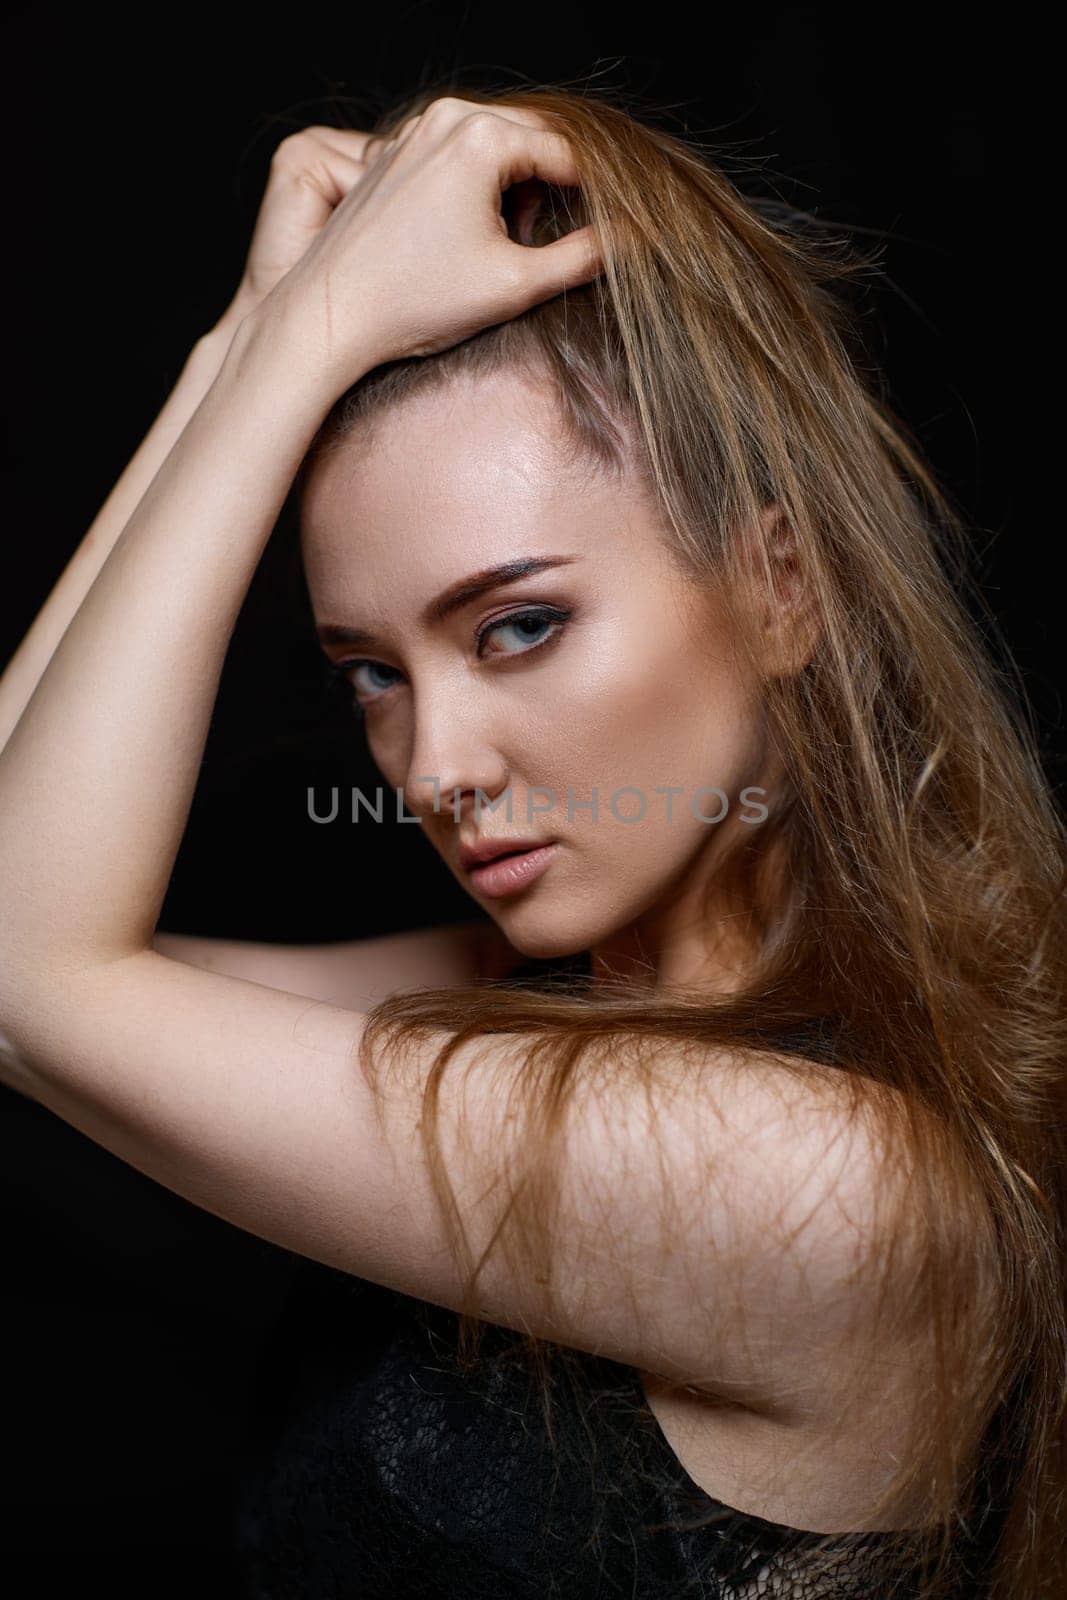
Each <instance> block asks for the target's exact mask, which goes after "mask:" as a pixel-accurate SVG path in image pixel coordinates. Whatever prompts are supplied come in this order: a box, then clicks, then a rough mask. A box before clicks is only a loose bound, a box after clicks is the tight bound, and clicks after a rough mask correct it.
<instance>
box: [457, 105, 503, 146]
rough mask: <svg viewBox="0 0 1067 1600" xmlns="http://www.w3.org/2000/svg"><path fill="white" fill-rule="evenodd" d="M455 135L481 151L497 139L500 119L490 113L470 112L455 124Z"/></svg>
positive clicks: (481, 111)
mask: <svg viewBox="0 0 1067 1600" xmlns="http://www.w3.org/2000/svg"><path fill="white" fill-rule="evenodd" d="M456 133H457V136H458V137H459V138H461V139H462V140H463V141H464V142H465V143H467V144H470V145H473V146H474V147H475V148H476V149H482V148H484V146H485V145H487V144H489V143H490V142H493V143H495V142H496V140H497V138H498V137H499V134H500V118H499V117H495V116H494V115H493V113H492V112H491V111H483V110H479V111H472V112H470V113H469V114H468V115H467V116H465V117H464V118H463V119H462V121H461V122H458V123H457V124H456Z"/></svg>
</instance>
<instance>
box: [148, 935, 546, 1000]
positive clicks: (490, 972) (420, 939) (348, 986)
mask: <svg viewBox="0 0 1067 1600" xmlns="http://www.w3.org/2000/svg"><path fill="white" fill-rule="evenodd" d="M152 946H153V949H155V950H156V951H158V953H159V954H160V955H164V956H169V957H170V959H171V960H172V961H183V962H185V963H187V964H188V965H189V966H193V967H200V968H201V969H202V970H204V971H205V972H215V973H220V974H222V975H223V976H225V977H230V978H244V979H247V980H250V981H251V982H253V983H261V984H264V985H266V986H267V987H268V988H271V989H284V990H286V991H287V992H288V993H290V994H298V995H306V996H307V997H308V999H310V1000H321V1001H323V1002H325V1003H326V1004H327V1005H335V1006H343V1007H344V1008H346V1009H347V1010H350V1011H357V1012H365V1011H369V1010H370V1009H371V1007H372V1006H374V1005H376V1004H377V1002H378V1001H379V1000H383V999H384V998H385V997H386V996H387V995H390V994H396V993H403V992H405V991H410V990H415V989H429V988H452V987H458V986H461V985H464V984H468V983H475V982H478V981H480V980H483V979H486V980H490V979H491V980H495V979H497V978H500V977H505V976H507V975H508V973H510V972H511V971H513V970H515V968H516V967H517V966H519V965H520V964H521V962H522V960H523V957H522V956H521V955H520V954H519V952H518V951H516V950H515V948H514V946H513V945H511V944H510V943H509V942H508V940H507V939H506V938H505V937H504V935H503V934H502V933H501V932H500V930H499V929H498V928H497V926H496V924H495V923H493V922H488V921H486V920H484V919H482V920H479V919H472V920H469V921H459V922H449V923H444V924H442V925H440V926H438V927H429V928H413V929H408V930H405V931H404V932H401V933H387V934H381V935H378V936H376V937H374V938H368V939H342V940H334V941H331V942H328V943H323V944H280V943H272V942H267V941H262V940H254V939H217V938H207V937H202V936H200V935H196V934H184V933H163V932H157V933H156V935H155V937H154V938H153V941H152Z"/></svg>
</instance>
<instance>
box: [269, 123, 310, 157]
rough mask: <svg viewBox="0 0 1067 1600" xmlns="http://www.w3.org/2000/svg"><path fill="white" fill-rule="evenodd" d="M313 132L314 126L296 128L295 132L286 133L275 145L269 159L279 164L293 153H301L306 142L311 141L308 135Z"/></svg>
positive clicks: (305, 146)
mask: <svg viewBox="0 0 1067 1600" xmlns="http://www.w3.org/2000/svg"><path fill="white" fill-rule="evenodd" d="M314 132H315V129H314V128H298V129H297V130H296V132H295V133H287V134H286V136H285V138H284V139H283V140H282V141H281V143H280V144H278V145H277V146H276V147H275V151H274V154H273V155H272V156H271V161H272V162H277V163H278V164H279V165H281V164H283V163H284V162H286V161H289V160H290V159H291V158H292V156H293V155H294V154H297V155H300V154H302V153H303V152H304V150H306V148H307V146H308V144H310V143H311V140H310V139H309V138H308V135H309V134H312V133H314Z"/></svg>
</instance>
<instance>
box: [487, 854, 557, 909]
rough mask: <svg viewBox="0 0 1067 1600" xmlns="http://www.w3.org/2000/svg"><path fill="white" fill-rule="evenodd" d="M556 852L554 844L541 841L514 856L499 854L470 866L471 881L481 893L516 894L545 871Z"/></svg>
mask: <svg viewBox="0 0 1067 1600" xmlns="http://www.w3.org/2000/svg"><path fill="white" fill-rule="evenodd" d="M555 853H556V846H555V845H554V844H545V845H539V846H538V848H537V849H536V850H523V851H522V852H521V854H518V855H513V856H497V858H496V860H495V861H487V862H485V863H484V865H482V866H480V867H471V868H470V869H469V876H470V880H471V883H472V884H473V885H474V887H475V888H476V889H477V890H478V892H479V894H487V895H491V896H493V897H494V898H495V897H496V896H498V895H505V894H517V893H518V891H519V890H520V889H525V888H526V887H527V885H528V884H531V883H533V881H534V879H535V878H539V877H540V876H541V874H542V872H544V871H545V869H546V868H547V866H548V864H549V862H550V861H551V860H552V857H553V856H554V855H555Z"/></svg>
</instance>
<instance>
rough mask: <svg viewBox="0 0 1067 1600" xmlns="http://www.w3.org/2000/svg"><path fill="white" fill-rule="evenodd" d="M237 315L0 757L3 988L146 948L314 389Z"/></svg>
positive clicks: (276, 337) (310, 415) (255, 324)
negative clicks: (212, 371)
mask: <svg viewBox="0 0 1067 1600" xmlns="http://www.w3.org/2000/svg"><path fill="white" fill-rule="evenodd" d="M284 346H285V340H284V338H283V336H282V333H281V332H280V330H279V328H278V325H277V324H276V323H271V324H269V325H264V324H262V323H260V322H259V321H258V320H257V319H256V317H255V316H254V315H253V316H251V317H248V318H246V319H245V320H244V322H242V324H241V325H240V327H239V328H238V329H237V331H236V333H235V335H234V338H233V341H232V343H231V345H230V347H229V350H228V351H227V354H226V357H225V359H224V361H223V364H222V367H221V369H220V371H219V373H218V374H217V376H216V378H215V379H214V381H213V382H212V384H211V386H210V388H209V389H208V391H207V393H206V394H205V396H204V398H203V399H202V401H201V402H200V404H199V406H198V407H197V409H196V410H195V412H194V413H193V415H192V417H191V418H190V419H189V421H188V422H187V424H186V426H185V428H184V429H183V431H182V433H181V435H180V437H179V438H178V439H177V441H176V442H175V444H174V445H173V447H172V449H171V450H170V452H169V453H168V455H167V457H166V459H165V460H164V461H163V463H162V465H161V466H160V467H159V469H158V471H157V472H156V474H155V476H154V478H153V480H152V482H151V483H150V485H149V487H148V489H147V490H146V492H145V493H144V495H143V496H142V498H141V499H140V501H139V503H138V505H137V506H136V508H135V510H134V511H133V514H132V515H131V517H130V518H129V520H128V521H127V523H126V524H125V526H124V528H123V529H122V532H121V533H120V534H119V536H118V538H117V539H116V541H115V544H114V546H113V548H112V550H111V551H110V553H109V555H108V556H107V559H106V560H105V561H104V563H103V565H102V567H101V569H100V571H99V573H98V574H97V576H96V578H95V580H94V581H93V583H92V586H91V587H90V589H89V591H88V593H87V595H86V596H85V599H84V600H83V601H82V604H81V606H80V607H79V609H78V611H77V613H76V615H75V616H74V617H73V618H72V620H71V622H70V624H69V626H68V627H67V629H66V632H65V633H64V635H63V637H62V639H61V640H60V641H59V643H58V645H57V646H56V649H55V651H54V653H53V655H52V657H51V660H50V661H49V662H48V665H47V666H46V668H45V670H44V672H43V674H42V676H41V679H40V682H39V683H38V684H37V686H36V688H35V689H34V691H33V693H32V695H31V696H30V699H29V701H28V703H27V705H26V707H25V710H24V711H23V713H22V716H21V718H20V719H19V722H18V724H17V726H16V727H15V729H14V731H13V732H12V734H11V737H10V739H9V740H8V742H7V744H6V746H5V747H4V749H3V751H0V815H2V816H3V831H2V833H0V903H2V904H3V906H4V917H3V921H2V925H0V984H2V986H3V988H4V990H5V992H10V990H11V986H12V985H14V986H15V987H16V989H17V987H18V985H19V984H20V983H21V982H22V981H23V978H25V980H26V981H27V982H28V983H29V984H30V985H31V987H32V986H34V985H35V984H36V983H37V981H38V979H39V977H40V975H41V974H42V973H45V974H47V973H48V972H53V973H59V972H62V971H65V970H70V969H87V968H91V967H93V966H94V965H96V964H100V963H106V962H109V961H112V960H116V959H120V958H122V957H123V956H126V955H129V954H131V953H133V952H135V951H145V950H147V949H148V948H149V946H150V944H151V939H152V935H153V932H154V930H155V926H156V923H157V921H158V917H159V912H160V908H161V906H162V902H163V898H164V895H165V892H166V887H167V884H168V881H169V878H170V875H171V871H172V869H173V865H174V860H175V857H176V854H177V851H178V847H179V844H180V842H181V836H182V833H183V830H184V827H185V824H186V820H187V817H188V810H189V805H190V803H191V800H192V795H193V791H194V788H195V783H196V778H197V774H198V771H199V767H200V762H201V759H202V756H203V750H204V744H205V740H206V736H207V730H208V726H209V722H210V717H211V712H212V708H213V705H214V700H215V696H216V692H217V688H218V680H219V677H220V673H221V669H222V665H223V661H224V658H225V652H226V649H227V645H228V643H229V639H230V636H231V634H232V630H233V626H234V623H235V621H236V618H237V614H238V612H239V610H240V607H241V604H242V602H243V600H244V597H245V594H246V592H247V589H248V585H249V583H250V581H251V578H252V575H253V573H254V571H255V568H256V565H257V563H258V561H259V559H260V556H261V555H262V552H263V549H264V546H265V545H266V542H267V539H268V538H269V536H270V533H271V530H272V528H273V525H274V523H275V521H276V519H277V516H278V513H279V511H280V509H281V506H282V504H283V503H284V500H285V496H286V494H287V493H288V490H289V488H290V485H291V483H292V480H293V478H294V476H295V473H296V470H297V467H298V466H299V464H300V461H301V459H302V457H303V455H304V454H305V452H306V450H307V448H308V445H309V444H310V442H311V439H312V437H313V435H314V432H315V430H316V428H317V427H318V425H319V423H320V422H321V420H322V417H323V415H324V413H325V410H326V409H327V408H328V406H329V404H330V402H331V398H332V396H327V395H326V394H325V393H323V392H322V390H321V385H320V384H317V382H316V375H315V374H314V373H312V372H309V371H307V370H306V369H305V367H304V366H303V365H302V364H301V363H300V362H299V360H298V359H297V352H296V351H294V350H292V349H287V348H285V347H284Z"/></svg>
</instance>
